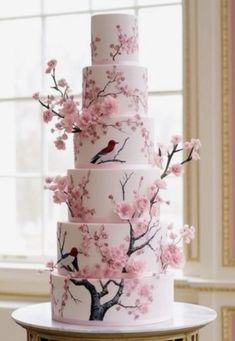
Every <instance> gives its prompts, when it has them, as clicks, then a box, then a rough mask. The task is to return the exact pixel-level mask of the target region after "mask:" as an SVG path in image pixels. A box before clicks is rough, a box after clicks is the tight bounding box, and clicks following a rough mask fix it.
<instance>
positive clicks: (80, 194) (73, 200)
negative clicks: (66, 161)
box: [45, 172, 95, 220]
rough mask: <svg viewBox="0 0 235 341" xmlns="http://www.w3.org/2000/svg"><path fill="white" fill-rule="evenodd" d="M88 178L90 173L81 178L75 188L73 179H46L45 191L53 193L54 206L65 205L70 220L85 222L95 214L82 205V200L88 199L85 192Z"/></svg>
mask: <svg viewBox="0 0 235 341" xmlns="http://www.w3.org/2000/svg"><path fill="white" fill-rule="evenodd" d="M89 177H90V172H88V173H87V175H86V176H84V177H82V178H81V180H80V182H79V183H78V184H77V185H76V186H74V184H73V179H72V178H71V177H68V176H56V177H47V178H46V181H45V189H49V190H51V191H52V192H53V201H54V202H55V203H56V204H61V203H66V205H67V206H68V209H69V212H70V215H71V218H72V219H74V220H78V219H83V220H87V219H88V218H89V217H90V216H91V215H93V214H94V213H95V210H94V209H89V208H87V207H86V206H85V205H84V199H86V198H89V192H88V190H87V185H88V183H89Z"/></svg>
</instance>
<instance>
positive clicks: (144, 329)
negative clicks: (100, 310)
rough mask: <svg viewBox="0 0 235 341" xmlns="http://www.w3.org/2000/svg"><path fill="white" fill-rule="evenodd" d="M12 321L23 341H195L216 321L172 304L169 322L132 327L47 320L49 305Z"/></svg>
mask: <svg viewBox="0 0 235 341" xmlns="http://www.w3.org/2000/svg"><path fill="white" fill-rule="evenodd" d="M12 318H13V319H14V320H15V322H16V323H18V324H19V325H21V326H22V327H24V328H25V329H26V330H27V341H78V340H86V341H96V340H99V341H100V340H113V341H118V340H128V341H136V340H142V341H144V340H146V341H157V340H159V341H160V340H161V341H198V340H199V335H198V331H199V329H200V328H202V327H204V326H205V325H206V324H208V323H210V322H212V321H213V320H214V319H215V318H216V312H215V311H214V310H212V309H209V308H207V307H204V306H200V305H194V304H189V303H180V302H175V303H174V314H173V318H172V319H171V320H168V321H165V322H159V323H156V324H149V325H141V326H134V327H101V326H99V327H97V326H96V327H95V326H94V327H93V326H81V325H75V324H67V323H61V322H56V321H53V320H52V319H51V305H50V303H39V304H34V305H30V306H26V307H23V308H20V309H17V310H15V311H14V312H13V313H12Z"/></svg>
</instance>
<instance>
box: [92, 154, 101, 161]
mask: <svg viewBox="0 0 235 341" xmlns="http://www.w3.org/2000/svg"><path fill="white" fill-rule="evenodd" d="M99 158H100V155H98V154H97V155H95V156H93V158H92V159H91V161H90V162H91V163H96V161H98V160H99Z"/></svg>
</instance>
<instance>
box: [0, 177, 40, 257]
mask: <svg viewBox="0 0 235 341" xmlns="http://www.w3.org/2000/svg"><path fill="white" fill-rule="evenodd" d="M0 186H1V190H2V191H3V193H4V196H1V198H0V206H1V224H2V227H4V233H2V235H1V239H0V254H9V255H37V254H40V253H41V219H42V211H41V188H42V182H41V179H38V178H16V179H15V178H7V177H2V178H0ZM12 236H14V238H12Z"/></svg>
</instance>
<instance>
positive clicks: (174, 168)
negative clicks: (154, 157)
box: [168, 163, 183, 176]
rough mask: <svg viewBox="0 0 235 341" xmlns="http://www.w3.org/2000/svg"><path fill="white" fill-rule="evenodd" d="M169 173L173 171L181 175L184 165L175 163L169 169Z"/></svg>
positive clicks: (176, 174)
mask: <svg viewBox="0 0 235 341" xmlns="http://www.w3.org/2000/svg"><path fill="white" fill-rule="evenodd" d="M168 172H169V173H173V174H174V175H175V176H180V175H181V174H182V173H183V166H182V165H181V164H180V163H175V164H174V165H172V166H170V167H169V169H168Z"/></svg>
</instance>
